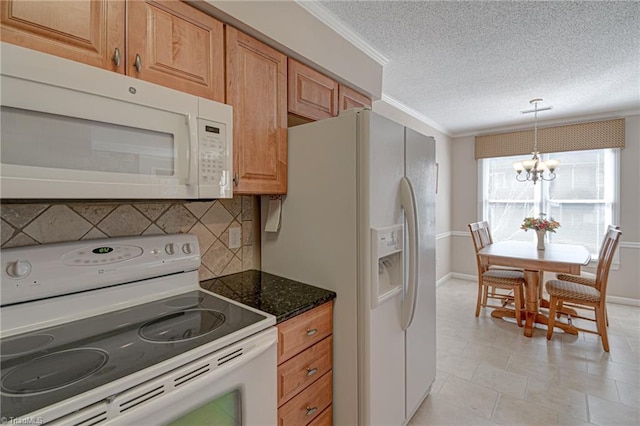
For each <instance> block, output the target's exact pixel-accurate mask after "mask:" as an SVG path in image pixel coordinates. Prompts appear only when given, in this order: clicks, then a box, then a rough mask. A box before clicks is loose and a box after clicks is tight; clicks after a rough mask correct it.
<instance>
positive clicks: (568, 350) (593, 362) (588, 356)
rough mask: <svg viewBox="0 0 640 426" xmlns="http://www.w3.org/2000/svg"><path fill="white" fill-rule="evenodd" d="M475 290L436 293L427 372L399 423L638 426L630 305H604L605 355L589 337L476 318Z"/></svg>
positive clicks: (637, 339)
mask: <svg viewBox="0 0 640 426" xmlns="http://www.w3.org/2000/svg"><path fill="white" fill-rule="evenodd" d="M476 285H477V284H475V283H474V282H472V281H465V280H458V279H452V280H450V281H448V282H446V283H445V284H443V285H441V286H440V287H439V288H438V289H437V330H438V334H437V345H438V346H437V348H438V349H437V350H438V357H437V359H438V364H437V376H436V380H435V383H434V385H433V388H432V391H431V394H430V395H429V396H428V397H427V399H426V400H425V401H424V402H423V403H422V405H421V406H420V408H419V409H418V411H417V412H416V414H415V415H414V416H413V418H412V419H411V421H410V422H409V425H411V426H419V425H430V426H431V425H556V424H558V425H590V424H595V425H606V426H609V425H625V426H631V425H640V308H638V307H632V306H625V305H616V304H609V305H608V307H607V309H608V311H609V329H608V330H609V345H610V353H606V352H604V351H603V350H602V345H601V342H600V338H599V337H598V336H597V335H595V334H587V333H580V334H579V335H578V336H572V335H568V334H564V333H562V331H560V330H558V329H556V330H557V331H556V332H554V334H553V337H552V340H551V341H547V339H546V328H544V326H541V328H536V329H535V330H534V333H533V337H532V338H527V337H524V336H523V334H522V331H523V329H522V328H519V327H518V326H517V325H516V324H515V323H510V322H507V321H505V320H501V319H495V318H491V316H490V312H491V309H486V308H485V309H483V311H482V312H481V314H480V316H479V317H478V318H476V317H475V316H474V312H475V303H476V302H475V300H476V294H477V293H476V291H477V290H476V289H477V287H476ZM588 324H589V325H591V323H588ZM594 325H595V324H594Z"/></svg>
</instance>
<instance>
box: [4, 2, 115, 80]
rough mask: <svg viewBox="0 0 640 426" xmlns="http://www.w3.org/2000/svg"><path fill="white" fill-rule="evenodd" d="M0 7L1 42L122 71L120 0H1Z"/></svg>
mask: <svg viewBox="0 0 640 426" xmlns="http://www.w3.org/2000/svg"><path fill="white" fill-rule="evenodd" d="M0 8H1V12H0V13H1V15H0V39H2V41H5V42H8V43H12V44H17V45H20V46H23V47H27V48H29V49H34V50H39V51H41V52H45V53H50V54H52V55H56V56H60V57H63V58H67V59H71V60H74V61H78V62H83V63H85V64H88V65H92V66H96V67H100V68H105V69H108V70H112V71H115V72H119V73H124V49H125V32H124V27H125V3H124V2H123V1H108V0H74V1H65V0H60V1H25V0H3V1H2V2H0ZM116 49H117V50H118V53H119V55H120V65H119V66H117V65H116V63H115V62H114V54H115V52H116Z"/></svg>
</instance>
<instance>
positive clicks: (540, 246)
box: [536, 230, 547, 250]
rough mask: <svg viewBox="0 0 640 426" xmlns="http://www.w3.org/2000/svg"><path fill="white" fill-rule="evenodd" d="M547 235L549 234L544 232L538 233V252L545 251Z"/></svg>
mask: <svg viewBox="0 0 640 426" xmlns="http://www.w3.org/2000/svg"><path fill="white" fill-rule="evenodd" d="M546 233H547V232H546V231H543V230H539V231H536V235H537V236H538V250H544V235H545V234H546Z"/></svg>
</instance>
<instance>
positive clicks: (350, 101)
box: [339, 84, 371, 111]
mask: <svg viewBox="0 0 640 426" xmlns="http://www.w3.org/2000/svg"><path fill="white" fill-rule="evenodd" d="M339 93H340V94H339V96H340V111H344V110H345V109H350V108H362V107H365V106H368V107H370V106H371V99H369V98H367V97H366V96H365V95H362V94H360V93H358V92H356V91H355V90H353V89H351V88H350V87H347V86H343V85H342V84H341V85H340V91H339Z"/></svg>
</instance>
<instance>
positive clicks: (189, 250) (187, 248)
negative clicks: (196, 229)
mask: <svg viewBox="0 0 640 426" xmlns="http://www.w3.org/2000/svg"><path fill="white" fill-rule="evenodd" d="M182 251H183V252H184V254H191V253H193V247H191V243H186V244H185V245H183V246H182Z"/></svg>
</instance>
